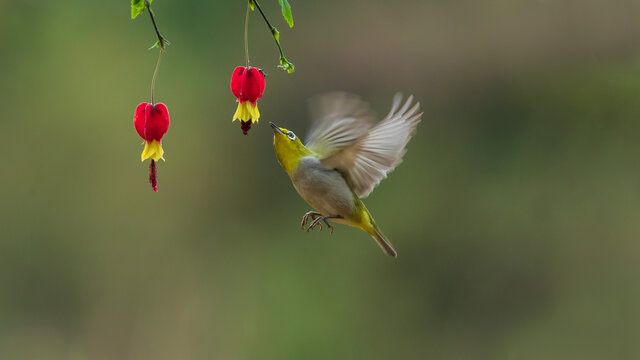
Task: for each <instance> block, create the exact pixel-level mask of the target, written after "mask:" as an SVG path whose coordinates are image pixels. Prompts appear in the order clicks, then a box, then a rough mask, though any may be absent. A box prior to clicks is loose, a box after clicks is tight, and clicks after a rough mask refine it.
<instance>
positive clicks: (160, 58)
mask: <svg viewBox="0 0 640 360" xmlns="http://www.w3.org/2000/svg"><path fill="white" fill-rule="evenodd" d="M163 52H164V49H162V48H160V55H158V62H157V63H156V69H155V70H154V71H153V78H151V105H155V104H156V103H155V100H154V91H155V88H156V77H157V76H158V69H159V68H160V60H162V53H163Z"/></svg>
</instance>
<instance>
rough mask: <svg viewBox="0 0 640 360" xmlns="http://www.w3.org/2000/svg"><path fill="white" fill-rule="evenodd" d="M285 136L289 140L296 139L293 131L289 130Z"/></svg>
mask: <svg viewBox="0 0 640 360" xmlns="http://www.w3.org/2000/svg"><path fill="white" fill-rule="evenodd" d="M287 137H288V138H289V139H291V140H295V139H296V134H294V133H293V131H289V132H288V133H287Z"/></svg>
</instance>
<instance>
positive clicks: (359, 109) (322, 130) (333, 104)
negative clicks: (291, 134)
mask: <svg viewBox="0 0 640 360" xmlns="http://www.w3.org/2000/svg"><path fill="white" fill-rule="evenodd" d="M310 105H311V119H312V123H311V129H310V130H309V135H307V142H306V146H307V148H309V150H311V151H313V152H315V153H317V154H318V155H319V156H320V157H321V158H327V157H329V156H331V155H333V154H335V153H336V152H338V151H340V150H342V149H344V148H346V147H348V146H350V145H352V144H353V143H354V142H356V141H357V140H358V139H359V138H361V137H362V136H364V135H365V134H366V133H367V131H369V129H370V128H371V126H372V123H373V120H374V119H375V117H374V115H373V113H372V112H371V110H370V109H369V105H368V104H367V103H365V102H363V101H362V100H360V98H359V97H358V96H356V95H352V94H347V93H342V92H336V93H329V94H325V95H321V96H318V97H315V98H312V99H311V101H310Z"/></svg>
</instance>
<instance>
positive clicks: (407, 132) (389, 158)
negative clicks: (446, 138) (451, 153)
mask: <svg viewBox="0 0 640 360" xmlns="http://www.w3.org/2000/svg"><path fill="white" fill-rule="evenodd" d="M336 96H337V95H335V94H333V95H329V96H327V97H324V98H323V99H322V101H319V102H318V104H322V106H320V107H317V109H316V111H317V110H320V113H316V118H315V119H316V120H315V121H314V126H313V127H312V131H311V133H310V138H309V142H308V147H309V149H311V150H312V151H315V152H317V153H318V154H319V155H320V157H321V158H322V163H323V164H324V165H325V166H326V167H327V168H331V169H337V170H339V171H340V172H341V173H342V174H343V176H344V177H345V179H346V181H347V183H348V184H349V186H351V188H352V189H353V190H354V191H355V193H356V194H357V195H358V196H359V197H366V196H368V195H369V193H371V191H372V190H373V188H374V187H375V186H376V185H377V184H379V183H380V181H382V179H384V178H386V177H387V174H388V173H389V172H391V171H392V170H393V169H394V168H395V167H396V166H397V165H398V164H400V162H401V161H402V156H403V155H404V153H405V152H406V150H405V147H406V145H407V143H408V142H409V139H411V136H412V134H413V130H414V129H415V128H416V126H417V125H418V123H419V122H420V120H421V116H422V113H418V109H419V108H420V103H415V104H413V106H412V102H413V96H409V98H408V99H407V101H406V102H404V104H403V102H402V95H400V94H396V96H395V97H394V99H393V105H392V107H391V111H389V114H388V115H387V116H386V117H385V118H384V119H383V120H382V121H380V122H379V123H378V124H376V125H375V126H373V127H372V124H371V120H372V116H371V112H370V111H369V108H368V107H367V106H366V105H365V104H363V103H362V102H361V101H360V100H359V99H358V98H357V97H353V96H346V95H344V94H343V95H342V97H336Z"/></svg>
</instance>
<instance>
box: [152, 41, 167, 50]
mask: <svg viewBox="0 0 640 360" xmlns="http://www.w3.org/2000/svg"><path fill="white" fill-rule="evenodd" d="M167 45H171V43H170V42H169V40H167V39H165V38H162V39H160V40H157V41H156V42H155V44H153V45H152V46H151V47H150V48H149V50H151V49H155V48H160V49H162V50H164V48H165V46H167Z"/></svg>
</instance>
